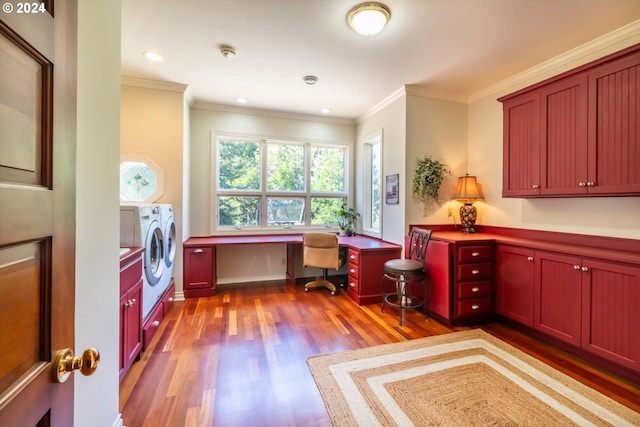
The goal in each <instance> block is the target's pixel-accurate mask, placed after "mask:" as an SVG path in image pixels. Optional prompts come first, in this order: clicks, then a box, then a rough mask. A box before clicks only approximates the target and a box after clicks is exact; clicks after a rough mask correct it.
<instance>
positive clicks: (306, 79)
mask: <svg viewBox="0 0 640 427" xmlns="http://www.w3.org/2000/svg"><path fill="white" fill-rule="evenodd" d="M302 80H304V82H305V83H306V84H308V85H314V84H316V83H318V78H317V77H316V76H304V77H303V78H302Z"/></svg>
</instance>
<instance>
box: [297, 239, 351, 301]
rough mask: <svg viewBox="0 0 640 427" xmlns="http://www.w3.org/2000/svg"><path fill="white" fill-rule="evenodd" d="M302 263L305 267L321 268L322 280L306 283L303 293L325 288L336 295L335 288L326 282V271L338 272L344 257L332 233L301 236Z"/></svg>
mask: <svg viewBox="0 0 640 427" xmlns="http://www.w3.org/2000/svg"><path fill="white" fill-rule="evenodd" d="M302 243H303V263H304V266H305V267H320V268H322V279H318V280H314V281H312V282H308V283H307V284H305V285H304V290H305V292H309V289H313V288H320V287H325V288H327V289H329V290H330V291H331V295H335V294H336V286H335V285H334V284H333V283H331V282H330V281H329V280H327V270H328V269H329V268H333V269H336V270H339V269H340V267H342V265H343V264H344V261H345V259H344V256H343V255H342V251H340V247H339V246H338V236H337V235H335V234H333V233H305V234H303V236H302Z"/></svg>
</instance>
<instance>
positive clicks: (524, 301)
mask: <svg viewBox="0 0 640 427" xmlns="http://www.w3.org/2000/svg"><path fill="white" fill-rule="evenodd" d="M534 259H535V258H534V251H533V250H532V249H526V248H520V247H516V246H506V245H500V246H498V248H497V250H496V303H495V307H496V313H498V314H500V315H502V316H505V317H507V318H509V319H511V320H514V321H516V322H519V323H522V324H523V325H526V326H529V327H533V302H534V279H535V264H534Z"/></svg>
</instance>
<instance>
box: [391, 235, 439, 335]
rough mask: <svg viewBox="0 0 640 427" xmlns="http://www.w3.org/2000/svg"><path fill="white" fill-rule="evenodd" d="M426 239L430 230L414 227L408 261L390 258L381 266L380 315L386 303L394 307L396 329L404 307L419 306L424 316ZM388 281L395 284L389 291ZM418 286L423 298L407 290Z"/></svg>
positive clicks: (425, 312) (425, 300)
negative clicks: (382, 271)
mask: <svg viewBox="0 0 640 427" xmlns="http://www.w3.org/2000/svg"><path fill="white" fill-rule="evenodd" d="M430 238H431V230H423V229H421V228H414V229H413V230H412V231H411V237H410V239H409V254H408V255H409V256H408V258H406V259H392V260H389V261H387V262H385V263H384V276H382V280H381V282H380V287H381V289H382V294H383V300H382V309H381V311H382V312H383V313H384V307H385V305H386V304H389V305H390V306H392V307H397V308H398V309H399V311H400V316H399V317H400V326H402V320H403V317H404V316H403V313H404V310H405V309H407V308H418V307H420V306H422V307H423V308H424V314H425V317H426V316H427V304H426V302H427V281H426V273H425V271H424V259H425V254H426V252H427V244H428V243H429V239H430ZM388 281H392V282H394V283H395V290H394V291H393V292H389V291H388V290H387V286H386V284H387V282H388ZM418 283H421V284H422V287H423V296H420V295H417V294H416V293H414V292H412V291H411V286H412V285H413V284H418Z"/></svg>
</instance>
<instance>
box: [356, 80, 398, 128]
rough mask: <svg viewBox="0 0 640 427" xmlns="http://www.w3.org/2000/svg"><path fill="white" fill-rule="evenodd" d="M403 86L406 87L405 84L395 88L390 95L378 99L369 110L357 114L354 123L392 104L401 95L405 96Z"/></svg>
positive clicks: (360, 121)
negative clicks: (380, 99)
mask: <svg viewBox="0 0 640 427" xmlns="http://www.w3.org/2000/svg"><path fill="white" fill-rule="evenodd" d="M405 88H406V86H403V87H401V88H400V89H398V90H396V91H395V92H393V93H392V94H391V95H389V96H388V97H386V98H385V99H383V100H382V101H380V102H379V103H378V104H376V105H374V106H373V107H372V108H371V109H370V110H369V111H367V112H366V113H364V114H363V115H361V116H359V117H358V118H357V119H356V123H362V122H364V121H365V120H367V119H368V118H370V117H371V116H373V115H374V114H376V113H377V112H379V111H380V110H382V109H384V108H386V107H388V106H389V105H390V104H392V103H393V102H395V101H396V100H398V99H400V98H402V97H403V96H405V95H406V90H405Z"/></svg>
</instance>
